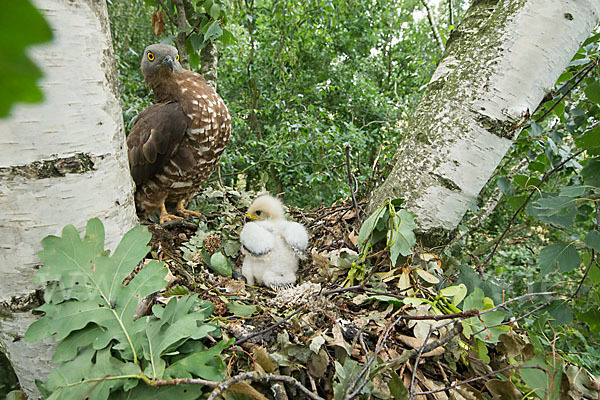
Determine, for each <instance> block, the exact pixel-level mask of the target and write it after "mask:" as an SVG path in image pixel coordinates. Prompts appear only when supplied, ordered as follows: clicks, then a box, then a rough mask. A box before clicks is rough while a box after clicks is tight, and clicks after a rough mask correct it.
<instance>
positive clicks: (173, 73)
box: [127, 44, 231, 222]
mask: <svg viewBox="0 0 600 400" xmlns="http://www.w3.org/2000/svg"><path fill="white" fill-rule="evenodd" d="M178 60H179V56H178V55H177V50H176V49H175V48H174V47H172V46H168V45H163V44H155V45H151V46H148V47H147V48H146V50H145V51H144V58H143V60H142V72H143V73H144V79H145V80H146V82H147V83H148V85H149V86H150V87H151V88H152V90H153V92H154V96H155V98H156V101H157V104H154V105H152V106H150V107H148V108H147V109H145V110H144V111H142V112H141V113H140V115H139V116H138V117H137V119H136V121H135V123H134V125H133V127H132V129H131V132H130V133H129V136H128V137H127V147H128V150H129V164H130V168H131V173H132V176H133V178H134V181H135V183H136V195H135V199H136V207H137V209H138V212H140V213H143V214H146V215H148V214H149V213H152V212H154V211H156V210H158V209H160V210H161V217H160V219H161V222H165V221H168V220H171V219H173V218H177V217H176V216H174V215H172V214H169V213H168V212H167V211H166V208H165V202H169V203H170V202H174V203H177V206H176V210H175V211H176V212H177V213H178V214H192V215H197V213H196V212H193V211H189V210H186V209H185V208H184V204H185V203H186V202H187V201H189V200H190V199H192V198H193V197H194V196H195V195H196V194H197V193H198V191H199V187H200V185H201V184H202V183H204V182H206V181H207V180H208V178H209V177H210V175H211V174H212V172H213V171H214V169H215V167H216V165H217V163H218V161H219V158H220V157H221V154H222V153H223V150H224V149H225V147H226V145H227V142H228V140H229V136H230V133H231V116H230V114H229V111H228V110H227V106H226V105H225V103H224V102H223V99H221V97H220V96H219V95H218V94H217V93H216V92H215V90H214V89H213V88H211V87H210V86H209V85H208V84H207V83H206V81H205V80H204V77H202V75H200V74H198V73H196V72H193V71H189V70H185V69H183V68H182V67H181V65H180V64H179V61H178Z"/></svg>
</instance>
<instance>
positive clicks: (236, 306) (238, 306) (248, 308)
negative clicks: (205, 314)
mask: <svg viewBox="0 0 600 400" xmlns="http://www.w3.org/2000/svg"><path fill="white" fill-rule="evenodd" d="M227 310H229V312H230V313H232V314H233V315H237V316H240V317H249V316H251V315H252V314H254V313H255V312H256V311H257V310H258V307H257V306H255V305H248V304H244V303H240V302H239V301H232V302H229V303H227Z"/></svg>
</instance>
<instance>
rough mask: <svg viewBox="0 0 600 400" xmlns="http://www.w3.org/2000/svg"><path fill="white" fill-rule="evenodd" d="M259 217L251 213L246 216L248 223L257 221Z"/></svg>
mask: <svg viewBox="0 0 600 400" xmlns="http://www.w3.org/2000/svg"><path fill="white" fill-rule="evenodd" d="M257 219H258V217H257V216H256V215H252V214H250V213H247V214H246V222H250V221H256V220H257Z"/></svg>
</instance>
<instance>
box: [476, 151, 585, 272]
mask: <svg viewBox="0 0 600 400" xmlns="http://www.w3.org/2000/svg"><path fill="white" fill-rule="evenodd" d="M583 151H584V150H579V151H578V152H577V153H575V154H572V155H571V156H570V157H568V158H566V159H564V160H563V161H562V162H561V163H560V164H558V165H557V166H556V167H554V168H552V169H551V170H550V171H548V172H546V174H545V175H544V176H543V177H542V179H541V180H540V182H539V183H538V184H537V185H535V187H534V188H533V189H531V193H530V194H529V196H527V198H526V199H525V201H524V202H523V204H521V207H519V209H518V210H517V211H516V212H515V213H514V215H513V216H512V218H511V219H510V221H508V225H507V226H506V229H504V232H502V235H500V238H498V241H497V242H496V244H495V245H494V248H493V249H492V252H491V253H490V254H488V256H487V257H486V258H485V259H484V260H483V261H482V262H480V263H479V264H478V265H477V267H478V268H483V267H484V266H485V265H486V264H487V263H488V262H490V260H491V259H492V257H493V256H494V254H495V253H496V250H498V246H500V242H502V240H503V239H504V237H505V236H506V233H507V232H508V230H509V229H510V227H511V225H512V224H513V222H515V220H516V219H517V216H518V215H519V213H520V212H521V211H523V210H524V209H525V206H527V204H528V203H529V201H530V200H531V198H532V197H533V195H534V194H536V193H537V192H538V190H539V188H540V186H542V183H544V182H546V180H547V179H548V178H549V177H550V176H551V175H552V174H553V173H555V172H556V171H558V170H559V169H560V168H562V167H563V166H564V165H565V164H566V163H568V162H569V161H571V160H572V159H573V158H575V157H577V156H578V155H580V154H581V153H583Z"/></svg>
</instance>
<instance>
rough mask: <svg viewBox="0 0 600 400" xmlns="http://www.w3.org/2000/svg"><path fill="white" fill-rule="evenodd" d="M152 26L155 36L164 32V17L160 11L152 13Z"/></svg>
mask: <svg viewBox="0 0 600 400" xmlns="http://www.w3.org/2000/svg"><path fill="white" fill-rule="evenodd" d="M152 26H153V27H154V35H155V36H158V35H160V34H161V33H163V32H164V31H165V15H164V14H163V12H162V11H161V10H158V11H156V12H153V13H152Z"/></svg>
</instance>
